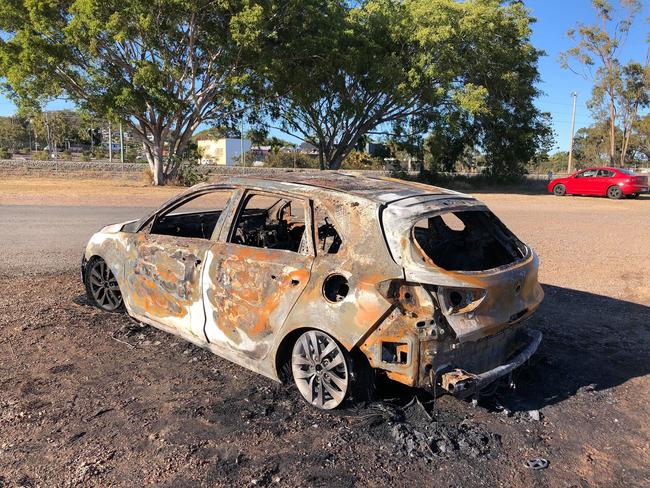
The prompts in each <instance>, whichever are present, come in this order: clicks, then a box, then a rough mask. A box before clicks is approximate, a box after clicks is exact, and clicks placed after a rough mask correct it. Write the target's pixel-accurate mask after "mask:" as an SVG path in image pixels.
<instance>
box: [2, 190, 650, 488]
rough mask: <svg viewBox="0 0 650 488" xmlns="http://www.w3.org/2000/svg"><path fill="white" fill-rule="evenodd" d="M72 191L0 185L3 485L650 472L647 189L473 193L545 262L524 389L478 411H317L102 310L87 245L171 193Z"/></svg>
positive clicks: (461, 481) (455, 481)
mask: <svg viewBox="0 0 650 488" xmlns="http://www.w3.org/2000/svg"><path fill="white" fill-rule="evenodd" d="M68 184H69V185H74V184H72V183H68ZM30 185H32V186H33V187H34V188H36V189H38V184H37V183H35V182H30ZM30 188H31V187H30ZM75 188H76V187H74V186H72V187H70V188H63V189H61V188H60V187H56V189H54V190H47V191H42V193H43V198H41V199H39V198H38V191H37V190H28V189H24V191H22V192H21V189H20V185H19V184H14V187H13V190H12V191H11V192H8V191H7V192H3V182H0V192H2V193H0V195H2V205H0V218H2V221H3V223H5V227H4V229H3V233H2V234H0V252H1V253H2V256H3V260H2V261H1V262H0V310H1V311H2V312H1V313H0V487H4V486H47V487H49V486H141V485H145V484H149V485H156V486H175V487H178V486H210V487H212V486H247V485H250V486H327V487H338V486H377V487H379V486H388V485H390V486H463V487H468V486H551V487H555V486H562V487H566V486H576V487H581V488H583V487H590V486H621V487H623V486H625V487H628V486H648V485H649V484H650V474H649V472H648V468H647V466H648V465H650V428H649V427H648V425H650V406H649V402H648V399H649V398H650V381H649V378H650V377H649V376H648V374H649V373H650V360H649V359H648V351H649V350H650V283H649V281H648V276H649V272H650V268H649V266H650V264H649V263H650V261H649V260H648V258H647V250H646V249H647V243H648V242H650V199H648V198H643V199H640V200H637V201H609V200H601V199H593V198H572V197H567V198H554V197H550V196H542V195H540V196H535V195H529V196H524V195H497V194H484V195H479V198H482V199H483V200H484V201H486V203H488V204H489V205H490V207H491V208H492V209H493V210H494V211H495V212H496V213H497V215H498V216H499V217H501V218H502V220H504V221H505V223H506V224H507V225H508V226H509V227H510V228H511V229H512V230H514V231H515V232H516V233H517V234H518V235H519V236H520V237H521V238H522V239H523V240H525V241H526V242H528V243H530V244H532V245H533V247H535V249H536V250H537V251H538V252H539V254H540V256H541V259H542V268H541V274H540V278H541V281H542V282H543V283H544V290H545V292H546V298H545V300H544V302H543V304H542V306H541V307H540V309H539V311H538V313H537V314H536V315H535V316H534V317H533V319H532V320H531V322H530V325H531V326H532V327H536V328H539V329H541V330H542V331H543V333H544V341H543V343H542V346H541V347H540V350H539V352H538V354H536V356H535V357H534V360H533V361H532V362H531V364H530V365H528V366H527V367H526V368H525V369H523V370H522V371H520V373H519V374H518V375H517V378H516V381H515V383H516V389H515V390H509V389H506V388H501V389H499V390H497V391H496V392H495V393H494V394H493V395H491V396H489V397H485V398H483V399H481V401H480V402H479V404H478V405H477V406H476V407H473V406H472V405H471V404H470V403H467V402H462V401H459V400H456V399H453V398H451V397H442V398H439V399H437V401H436V402H435V404H432V402H431V400H432V399H431V398H430V397H428V396H427V395H426V393H424V392H415V391H413V390H408V389H403V388H399V387H397V386H395V385H390V384H388V385H384V386H383V388H382V389H381V391H380V399H379V400H378V401H377V402H375V403H373V404H371V405H363V406H357V407H355V408H353V409H349V410H346V411H342V412H338V413H334V414H332V413H327V414H324V413H320V412H317V411H315V410H314V409H312V408H309V407H308V406H306V405H305V404H304V403H303V402H302V401H300V399H299V398H298V395H297V393H296V392H295V391H294V390H293V389H291V388H287V387H283V386H281V385H278V384H275V383H273V382H271V381H269V380H267V379H265V378H263V377H261V376H258V375H255V374H254V373H251V372H249V371H247V370H245V369H242V368H240V367H238V366H235V365H233V364H231V363H228V362H227V361H225V360H222V359H220V358H218V357H216V356H213V355H211V354H209V353H208V352H206V351H203V350H201V349H198V348H196V347H194V346H192V345H189V344H187V343H185V342H183V341H182V340H180V339H177V338H175V337H173V336H170V335H168V334H165V333H163V332H160V331H157V330H155V329H153V328H150V327H141V326H139V325H138V324H135V323H134V322H132V321H131V320H129V319H128V317H126V316H125V315H121V314H109V313H103V312H100V311H99V310H97V309H95V308H93V307H91V306H90V305H89V304H88V303H87V301H86V299H85V297H84V295H83V289H82V286H81V284H80V282H79V278H78V269H77V267H78V259H79V256H80V254H81V252H82V248H83V241H84V240H85V239H86V238H87V236H89V235H90V234H91V233H92V232H94V231H95V230H96V228H97V227H98V225H97V224H98V223H99V224H100V225H101V224H102V223H109V222H111V221H113V220H120V219H121V218H122V216H123V215H124V213H127V214H130V213H131V212H141V211H143V209H145V208H151V207H152V206H155V205H156V203H157V201H162V200H165V199H166V198H167V197H168V196H169V195H167V194H163V192H160V193H159V194H156V195H154V197H152V196H151V195H149V194H147V195H145V196H142V195H141V193H140V192H141V189H139V188H135V189H134V188H129V187H124V188H121V187H120V188H115V189H114V190H113V195H112V198H113V201H114V202H117V203H116V204H115V205H109V203H107V201H108V199H109V198H111V195H110V193H101V192H100V191H99V190H98V191H97V195H93V194H88V193H84V191H85V190H84V191H81V190H80V191H79V192H78V193H75ZM5 189H6V186H5ZM30 191H32V192H33V193H31V194H30ZM165 191H168V192H171V190H169V189H167V190H165ZM130 192H131V193H130ZM19 205H23V207H20V206H19ZM25 205H26V206H27V207H32V208H27V207H25ZM63 207H66V208H63ZM116 207H122V208H116ZM138 215H139V214H138ZM136 216H137V215H136ZM125 218H126V217H125ZM104 219H105V220H104ZM100 221H101V222H100ZM11 222H14V223H13V224H11ZM7 223H9V224H10V225H9V226H7ZM44 223H45V224H47V223H49V224H50V225H43V224H44ZM11 225H13V227H11ZM53 243H54V244H56V246H57V247H56V252H55V253H50V254H48V253H47V252H45V251H44V250H45V249H50V246H51V245H52V244H53ZM39 252H40V253H41V254H42V256H38V254H39ZM7 256H9V257H10V258H9V259H7ZM12 256H13V257H12ZM16 256H19V257H18V258H16ZM8 262H11V263H13V264H12V266H11V267H9V266H7V263H8ZM39 263H49V264H47V265H44V266H41V265H39ZM532 458H544V459H546V460H548V461H549V465H548V467H547V468H546V469H543V470H539V471H535V470H532V469H529V468H527V467H525V466H524V462H525V461H526V460H528V459H532Z"/></svg>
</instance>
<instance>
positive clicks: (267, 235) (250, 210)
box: [230, 195, 307, 253]
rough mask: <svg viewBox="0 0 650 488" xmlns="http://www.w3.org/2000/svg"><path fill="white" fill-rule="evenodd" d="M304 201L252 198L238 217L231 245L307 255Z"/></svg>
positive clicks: (264, 197)
mask: <svg viewBox="0 0 650 488" xmlns="http://www.w3.org/2000/svg"><path fill="white" fill-rule="evenodd" d="M304 236H305V212H304V205H303V202H302V201H300V200H293V199H288V198H276V197H268V196H264V195H251V196H249V197H248V198H247V200H246V204H245V206H244V208H243V209H242V211H241V212H240V214H239V218H238V219H237V222H236V224H235V227H234V231H233V234H232V237H231V240H230V242H232V243H235V244H242V245H245V246H251V247H260V248H265V249H282V250H286V251H293V252H300V253H305V252H306V249H305V247H306V243H307V241H306V239H304V238H303V237H304Z"/></svg>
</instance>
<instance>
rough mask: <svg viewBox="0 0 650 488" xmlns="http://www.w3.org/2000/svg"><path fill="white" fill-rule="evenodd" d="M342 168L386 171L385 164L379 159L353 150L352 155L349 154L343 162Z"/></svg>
mask: <svg viewBox="0 0 650 488" xmlns="http://www.w3.org/2000/svg"><path fill="white" fill-rule="evenodd" d="M341 168H343V169H357V170H359V169H361V170H363V169H365V170H373V169H384V162H383V161H382V160H381V159H379V158H373V157H372V156H370V154H368V153H366V152H363V151H358V150H356V149H355V150H352V151H351V152H350V154H348V155H347V157H346V158H345V159H344V160H343V163H342V164H341Z"/></svg>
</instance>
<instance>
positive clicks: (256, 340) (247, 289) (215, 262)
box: [203, 191, 314, 369]
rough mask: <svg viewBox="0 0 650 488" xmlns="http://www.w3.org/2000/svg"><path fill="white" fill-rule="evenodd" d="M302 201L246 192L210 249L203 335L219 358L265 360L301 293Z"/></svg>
mask: <svg viewBox="0 0 650 488" xmlns="http://www.w3.org/2000/svg"><path fill="white" fill-rule="evenodd" d="M308 203H309V202H308V201H307V200H303V199H300V198H295V197H292V196H290V195H284V194H274V193H265V192H256V191H249V192H247V193H246V194H245V195H244V196H243V198H242V201H241V203H240V204H239V206H238V209H237V211H236V212H235V213H234V215H233V216H232V219H231V221H232V224H230V225H225V226H224V228H223V229H222V235H221V237H220V238H219V241H220V242H217V243H215V244H213V246H212V247H211V249H210V251H209V252H208V257H207V261H206V271H205V274H204V278H203V301H204V304H205V313H206V323H205V337H206V339H207V340H208V341H209V342H210V343H212V344H215V345H218V346H220V347H219V351H220V352H221V354H222V355H223V356H225V357H227V358H229V359H231V360H235V361H237V362H240V363H246V362H247V361H259V360H261V359H262V358H264V357H266V356H267V354H268V352H269V350H270V347H271V344H272V342H273V338H274V334H275V332H277V331H278V330H279V329H280V327H281V326H282V324H283V323H284V321H285V319H286V318H287V316H288V314H289V312H290V311H291V309H292V308H293V306H294V304H295V303H296V301H297V299H298V297H299V296H300V294H301V293H302V292H303V290H304V289H305V287H306V285H307V283H308V281H309V279H310V276H311V266H312V262H313V256H314V251H313V242H312V235H311V232H310V231H309V230H308V229H311V227H310V226H311V212H310V208H309V204H308ZM257 367H258V368H261V369H263V366H262V365H261V364H257Z"/></svg>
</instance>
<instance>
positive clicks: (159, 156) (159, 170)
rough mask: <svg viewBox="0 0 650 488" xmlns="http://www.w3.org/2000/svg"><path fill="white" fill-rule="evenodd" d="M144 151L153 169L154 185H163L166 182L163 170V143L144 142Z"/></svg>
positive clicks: (150, 167) (152, 178)
mask: <svg viewBox="0 0 650 488" xmlns="http://www.w3.org/2000/svg"><path fill="white" fill-rule="evenodd" d="M142 145H143V146H144V152H145V154H146V156H147V162H148V163H149V169H151V180H152V183H153V185H154V186H162V185H164V184H165V173H164V171H163V148H162V145H160V146H157V145H155V144H151V145H149V144H145V143H143V144H142Z"/></svg>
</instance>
